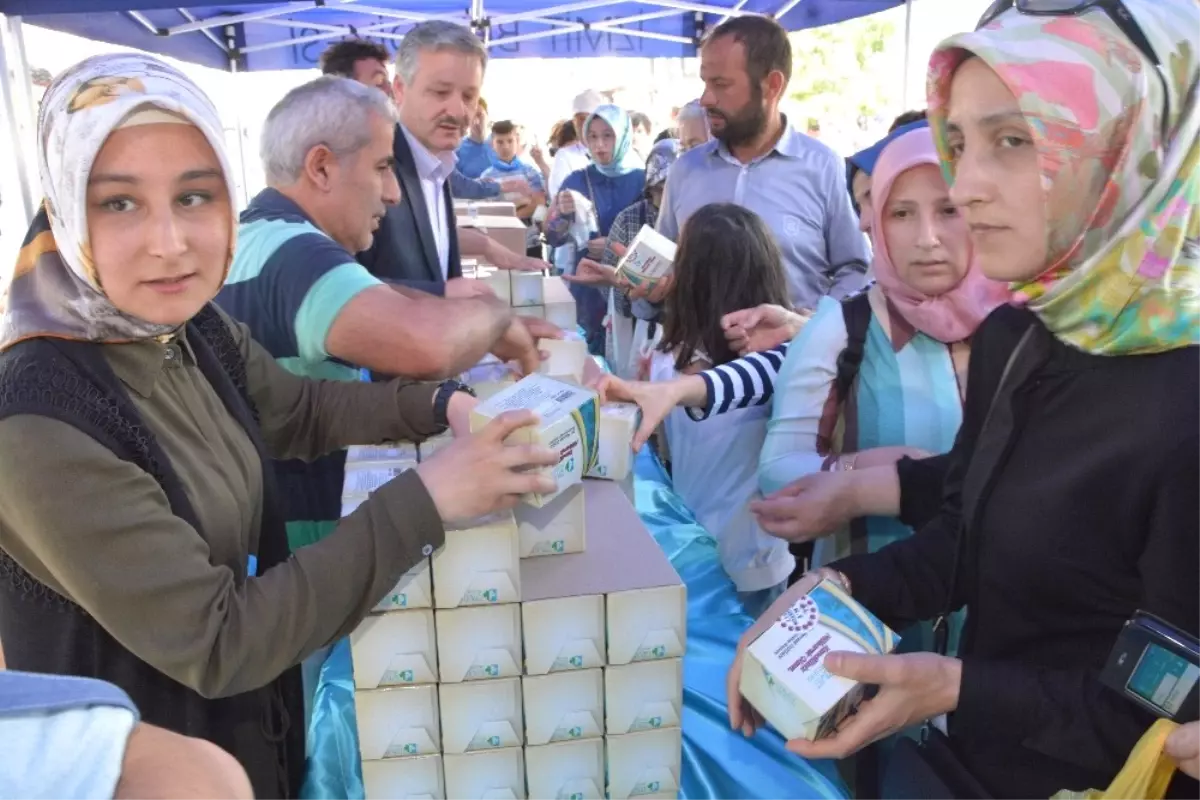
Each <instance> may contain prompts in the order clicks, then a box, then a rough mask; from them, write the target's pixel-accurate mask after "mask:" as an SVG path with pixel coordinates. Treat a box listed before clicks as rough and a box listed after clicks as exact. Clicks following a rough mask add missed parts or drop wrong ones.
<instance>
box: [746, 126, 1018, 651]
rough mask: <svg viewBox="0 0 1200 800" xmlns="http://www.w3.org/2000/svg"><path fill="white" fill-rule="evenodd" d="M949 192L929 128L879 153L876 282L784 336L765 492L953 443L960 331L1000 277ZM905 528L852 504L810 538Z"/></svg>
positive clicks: (854, 545)
mask: <svg viewBox="0 0 1200 800" xmlns="http://www.w3.org/2000/svg"><path fill="white" fill-rule="evenodd" d="M949 193H950V192H949V187H948V186H947V185H946V181H945V179H944V178H943V177H942V173H941V171H940V169H939V166H938V154H937V151H936V149H935V147H934V142H933V137H932V135H931V133H930V131H929V129H928V128H921V129H918V130H914V131H911V132H909V133H907V134H904V135H903V136H901V137H899V138H897V139H896V140H894V141H893V142H892V143H891V144H889V145H888V146H887V148H886V149H885V150H884V151H883V153H882V154H881V155H880V158H879V161H878V164H877V165H876V168H875V171H874V173H873V174H872V189H871V197H872V204H871V207H870V208H865V209H863V213H864V215H865V214H870V215H871V217H872V222H873V224H872V226H871V229H872V234H871V235H872V237H873V240H874V242H873V244H874V253H875V254H874V262H873V270H874V273H875V277H876V279H877V283H876V284H875V285H874V286H873V287H872V288H871V289H870V290H869V291H868V292H867V293H866V294H864V295H859V296H858V297H855V298H852V299H850V300H847V301H845V302H844V303H838V302H835V301H834V300H831V299H825V300H823V301H822V303H821V305H820V306H819V307H818V309H817V313H816V316H814V317H813V319H812V320H811V321H810V322H809V323H808V324H807V325H806V326H805V327H804V329H803V330H802V331H801V333H800V334H799V335H798V336H797V337H796V340H795V341H794V342H793V344H792V346H791V347H790V348H789V350H788V354H787V358H786V360H785V361H784V365H783V368H782V370H781V372H780V376H779V380H778V381H777V382H776V385H775V390H776V397H775V402H774V409H773V413H772V416H771V422H770V424H769V426H768V429H767V439H766V443H765V445H764V447H763V451H762V457H761V461H760V465H759V482H760V484H761V488H762V490H763V492H764V493H765V494H770V493H773V492H777V491H780V490H782V489H785V487H787V486H788V485H789V484H792V483H793V482H794V481H796V480H797V479H799V478H802V477H804V476H806V475H812V474H814V473H817V472H822V471H824V472H846V471H850V470H853V469H855V468H862V467H866V466H877V465H881V464H885V463H890V462H891V461H895V460H896V459H897V458H899V457H901V456H904V455H910V456H916V455H920V454H925V453H942V452H946V451H948V450H949V449H950V447H951V445H952V444H953V443H954V436H955V434H956V433H957V431H958V428H959V425H960V424H961V422H962V404H963V400H964V397H965V386H966V368H967V357H968V355H969V353H970V337H971V334H972V333H974V332H975V329H976V328H977V327H978V326H979V324H980V323H981V322H982V321H983V320H984V318H985V317H986V316H987V315H988V314H989V313H990V312H991V311H992V310H993V309H994V308H996V307H997V306H998V305H1000V304H1001V303H1003V302H1004V301H1005V300H1006V298H1007V291H1006V289H1005V287H1004V286H1003V284H1000V283H996V282H994V281H991V280H989V279H988V278H986V277H984V275H983V274H982V273H981V272H980V271H979V270H978V269H977V268H976V266H975V264H974V260H973V258H972V253H971V245H970V242H969V235H968V230H967V225H966V223H965V222H964V221H963V219H962V217H961V216H960V214H959V211H958V209H957V208H956V207H955V206H954V204H953V203H951V202H950V196H949ZM855 365H857V368H856V366H855ZM910 533H911V529H910V528H908V527H907V526H906V525H904V524H903V523H901V522H900V521H899V520H897V519H895V518H891V517H863V518H859V519H856V520H855V521H854V522H852V523H851V524H850V526H849V528H848V529H843V530H842V531H839V532H837V533H835V534H834V535H832V536H830V537H827V538H825V539H822V540H820V541H818V542H817V543H816V548H815V551H814V562H815V564H816V565H818V566H819V565H822V564H826V563H829V562H830V561H832V560H833V559H835V558H838V557H841V556H844V555H849V554H851V553H865V552H874V551H875V550H878V549H879V548H881V547H883V546H884V545H886V544H888V543H890V542H892V541H895V540H897V539H900V538H903V537H905V536H908V535H909V534H910ZM920 638H923V637H908V641H909V642H911V643H913V644H918V645H919V644H920V643H919V642H916V641H914V640H917V639H920Z"/></svg>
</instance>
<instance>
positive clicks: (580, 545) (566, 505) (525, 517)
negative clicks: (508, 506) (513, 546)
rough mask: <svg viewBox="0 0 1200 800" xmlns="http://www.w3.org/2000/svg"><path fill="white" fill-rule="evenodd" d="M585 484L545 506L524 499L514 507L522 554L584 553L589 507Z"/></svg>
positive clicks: (524, 556) (526, 555)
mask: <svg viewBox="0 0 1200 800" xmlns="http://www.w3.org/2000/svg"><path fill="white" fill-rule="evenodd" d="M584 496H585V493H584V491H583V487H582V486H572V487H570V488H569V489H567V490H566V491H565V492H563V493H562V494H560V495H559V496H558V497H556V498H554V499H553V500H551V501H550V502H549V503H546V504H545V505H544V506H540V507H534V506H530V505H526V504H524V503H521V504H520V505H518V506H517V507H516V508H514V509H513V513H514V515H515V517H516V520H517V533H518V536H519V539H520V554H521V558H531V557H533V556H554V555H562V554H564V553H582V552H583V550H584V547H585V544H586V541H587V509H586V508H585V500H584Z"/></svg>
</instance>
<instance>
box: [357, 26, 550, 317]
mask: <svg viewBox="0 0 1200 800" xmlns="http://www.w3.org/2000/svg"><path fill="white" fill-rule="evenodd" d="M486 66H487V51H486V50H484V47H483V43H482V42H481V41H480V40H479V38H478V37H476V36H475V34H473V33H472V32H471V31H470V30H468V29H467V28H464V27H463V26H462V25H456V24H455V23H453V22H447V21H442V20H433V21H429V22H422V23H420V24H418V25H415V26H413V28H412V29H411V30H410V31H409V32H408V33H407V34H405V36H404V41H402V42H401V43H400V47H399V49H398V50H397V51H396V77H395V81H394V83H393V89H392V91H393V94H394V96H395V100H396V104H397V105H398V106H399V109H400V122H399V124H398V125H396V135H395V144H394V156H395V166H394V169H395V173H396V178H397V180H398V181H399V183H400V189H401V199H400V202H399V203H398V204H396V205H394V206H392V207H391V208H389V209H388V211H387V215H386V216H385V217H384V219H383V222H382V223H381V224H380V226H379V231H378V232H377V233H376V235H375V241H374V244H373V245H372V246H371V248H370V249H369V250H366V251H364V252H362V253H359V255H358V260H359V262H360V263H361V264H363V266H365V267H366V268H367V269H368V270H370V272H371V274H372V275H375V276H376V277H378V278H381V279H383V280H385V281H389V282H394V283H399V284H402V285H404V286H407V287H409V288H413V289H419V290H421V291H424V292H429V293H431V294H439V295H443V294H444V295H445V296H446V297H452V298H466V297H472V296H475V295H477V294H480V293H487V292H489V290H488V289H487V287H486V286H485V285H484V284H482V283H480V282H477V281H473V280H462V260H461V253H466V254H468V255H477V256H481V257H483V258H484V259H486V260H487V262H488V263H489V264H492V265H494V266H496V267H500V268H501V269H531V270H540V269H542V268H544V267H545V266H546V265H545V263H543V262H540V261H537V260H536V259H530V258H527V257H526V256H525V255H524V254H523V253H514V252H512V251H511V250H508V249H506V248H504V247H503V246H501V245H500V244H499V243H497V242H495V241H494V240H492V239H489V238H488V237H487V236H485V235H484V234H482V233H480V232H479V231H475V230H470V229H464V230H462V231H458V230H457V229H456V225H455V219H454V204H453V200H451V189H450V183H451V181H452V176H453V174H454V171H455V167H456V164H457V158H456V156H455V150H457V149H458V147H459V145H460V144H461V142H462V138H463V133H464V131H466V130H467V128H468V127H469V125H470V120H471V119H472V117H474V116H475V112H476V109H477V108H478V106H479V94H480V90H481V88H482V85H483V71H484V68H485V67H486ZM517 181H518V182H519V184H520V185H521V186H523V187H525V191H524V192H523V194H528V193H529V190H528V184H527V183H526V182H525V181H524V180H523V179H517ZM460 238H461V242H460ZM460 245H461V250H460Z"/></svg>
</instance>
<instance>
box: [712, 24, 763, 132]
mask: <svg viewBox="0 0 1200 800" xmlns="http://www.w3.org/2000/svg"><path fill="white" fill-rule="evenodd" d="M700 79H701V80H703V81H704V94H702V95H701V96H700V105H701V106H703V107H704V110H705V111H706V112H707V113H708V124H709V128H710V129H711V130H712V135H713V136H714V137H716V138H717V139H720V140H721V141H722V142H724V143H725V146H726V147H736V146H738V145H741V144H746V143H747V142H750V141H752V140H753V139H755V138H756V137H757V136H759V135H760V134H761V133H762V132H763V131H764V130H766V127H767V104H766V102H765V99H764V97H763V87H762V85H761V84H759V83H757V82H753V81H751V80H750V75H749V73H748V72H747V71H746V49H745V47H744V46H743V45H742V43H741V42H738V41H736V40H735V39H734V38H733V37H732V36H720V37H717V38H716V39H712V40H710V41H709V42H708V43H706V44H705V45H704V48H703V49H702V50H701V51H700Z"/></svg>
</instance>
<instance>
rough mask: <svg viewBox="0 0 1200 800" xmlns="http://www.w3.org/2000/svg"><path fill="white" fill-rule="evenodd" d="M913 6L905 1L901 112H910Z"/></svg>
mask: <svg viewBox="0 0 1200 800" xmlns="http://www.w3.org/2000/svg"><path fill="white" fill-rule="evenodd" d="M912 4H913V0H904V87H903V88H902V89H901V90H900V111H901V113H903V112H905V111H908V63H909V61H910V60H911V59H910V56H911V50H912Z"/></svg>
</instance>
